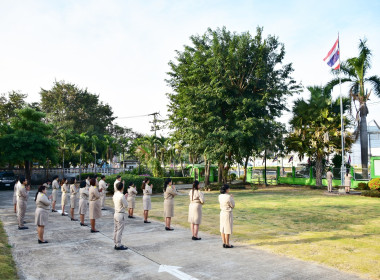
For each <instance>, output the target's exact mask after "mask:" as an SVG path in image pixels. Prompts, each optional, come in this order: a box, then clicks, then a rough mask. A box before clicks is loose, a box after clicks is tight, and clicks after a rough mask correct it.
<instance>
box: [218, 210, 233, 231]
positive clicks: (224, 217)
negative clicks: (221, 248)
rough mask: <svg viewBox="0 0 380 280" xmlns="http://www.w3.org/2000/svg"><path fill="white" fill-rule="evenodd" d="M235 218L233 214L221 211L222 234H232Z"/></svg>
mask: <svg viewBox="0 0 380 280" xmlns="http://www.w3.org/2000/svg"><path fill="white" fill-rule="evenodd" d="M232 223H233V216H232V212H229V211H221V212H220V233H224V234H232Z"/></svg>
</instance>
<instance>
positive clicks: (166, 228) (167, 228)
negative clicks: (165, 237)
mask: <svg viewBox="0 0 380 280" xmlns="http://www.w3.org/2000/svg"><path fill="white" fill-rule="evenodd" d="M165 230H174V228H169V227H165Z"/></svg>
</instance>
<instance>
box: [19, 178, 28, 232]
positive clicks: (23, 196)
mask: <svg viewBox="0 0 380 280" xmlns="http://www.w3.org/2000/svg"><path fill="white" fill-rule="evenodd" d="M20 182H21V185H20V186H19V187H18V188H17V220H18V229H19V230H23V229H28V227H26V226H24V218H25V213H26V206H27V204H28V197H29V191H30V186H28V180H27V179H25V178H21V180H20Z"/></svg>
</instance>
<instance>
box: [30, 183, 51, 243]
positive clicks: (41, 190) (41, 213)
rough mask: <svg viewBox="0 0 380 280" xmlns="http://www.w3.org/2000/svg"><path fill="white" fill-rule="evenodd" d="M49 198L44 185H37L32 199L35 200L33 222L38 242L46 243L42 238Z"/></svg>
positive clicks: (47, 216)
mask: <svg viewBox="0 0 380 280" xmlns="http://www.w3.org/2000/svg"><path fill="white" fill-rule="evenodd" d="M51 198H52V196H50V197H47V189H46V187H45V186H44V185H42V186H39V187H38V192H37V193H36V197H35V198H34V201H35V202H36V207H37V208H36V213H35V224H36V225H37V234H38V244H41V243H48V242H47V241H46V240H44V232H45V226H46V225H47V223H48V218H49V209H50V203H51V201H50V200H51Z"/></svg>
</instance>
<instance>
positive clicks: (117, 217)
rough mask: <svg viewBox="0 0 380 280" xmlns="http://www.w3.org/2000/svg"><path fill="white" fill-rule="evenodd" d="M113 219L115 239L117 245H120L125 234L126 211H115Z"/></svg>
mask: <svg viewBox="0 0 380 280" xmlns="http://www.w3.org/2000/svg"><path fill="white" fill-rule="evenodd" d="M113 220H114V223H115V228H114V231H113V241H114V242H115V246H116V247H119V246H121V236H122V235H123V230H124V213H115V214H114V216H113Z"/></svg>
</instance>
